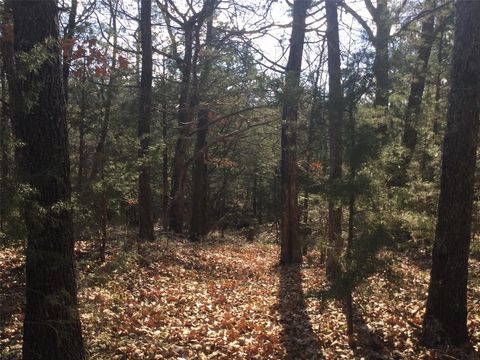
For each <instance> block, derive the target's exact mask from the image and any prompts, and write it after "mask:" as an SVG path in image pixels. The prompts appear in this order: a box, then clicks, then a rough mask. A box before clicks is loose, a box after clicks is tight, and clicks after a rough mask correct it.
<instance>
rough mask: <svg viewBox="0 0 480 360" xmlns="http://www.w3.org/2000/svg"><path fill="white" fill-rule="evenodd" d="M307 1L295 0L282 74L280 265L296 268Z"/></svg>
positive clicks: (298, 258)
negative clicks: (285, 62) (298, 151)
mask: <svg viewBox="0 0 480 360" xmlns="http://www.w3.org/2000/svg"><path fill="white" fill-rule="evenodd" d="M309 7H310V1H306V0H295V1H294V3H293V25H292V35H291V38H290V54H289V57H288V63H287V67H286V74H285V91H284V104H283V114H282V138H281V148H282V156H281V190H280V191H281V201H282V207H281V209H282V213H281V254H280V263H281V264H282V265H290V264H300V263H301V262H302V246H301V243H300V237H299V235H298V178H297V117H298V105H299V102H300V73H301V70H302V56H303V45H304V42H305V21H306V17H307V10H308V8H309Z"/></svg>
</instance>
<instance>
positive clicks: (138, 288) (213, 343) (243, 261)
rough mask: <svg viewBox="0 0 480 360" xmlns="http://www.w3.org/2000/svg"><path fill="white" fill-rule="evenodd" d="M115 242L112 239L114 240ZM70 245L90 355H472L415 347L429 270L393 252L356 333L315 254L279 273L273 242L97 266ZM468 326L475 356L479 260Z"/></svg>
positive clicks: (119, 256)
mask: <svg viewBox="0 0 480 360" xmlns="http://www.w3.org/2000/svg"><path fill="white" fill-rule="evenodd" d="M115 237H116V238H117V239H120V238H122V237H123V236H122V235H121V234H116V236H115ZM21 254H22V253H21V251H20V250H18V249H12V248H4V249H2V250H1V251H0V269H1V273H0V281H1V282H0V301H1V302H0V305H1V306H0V358H1V359H5V360H7V359H18V358H20V357H21V339H22V336H21V331H22V318H23V315H22V308H23V296H24V283H23V265H22V263H23V261H24V258H23V256H22V255H21ZM94 254H95V252H94V251H92V248H91V246H89V245H88V244H87V243H84V242H80V243H78V245H77V260H78V266H77V267H78V272H79V280H78V283H79V302H80V311H81V314H82V325H83V330H84V338H85V342H86V346H87V349H88V353H89V355H90V358H91V359H362V358H363V359H475V358H478V354H476V353H475V352H472V351H470V352H469V353H467V352H466V351H463V352H462V351H461V350H449V349H445V350H443V351H439V350H436V351H433V350H428V349H426V348H424V347H422V346H420V345H419V343H418V337H419V333H420V325H421V319H422V315H423V307H424V302H425V296H426V289H427V281H428V272H427V269H428V263H426V262H425V261H414V260H406V258H405V257H402V258H400V257H399V256H398V255H397V257H394V256H391V257H392V259H391V261H392V268H393V269H394V270H395V276H393V279H392V276H391V275H392V274H389V275H388V276H387V274H386V273H385V274H381V275H376V276H374V277H372V278H370V279H369V280H368V281H367V283H366V285H364V286H362V287H361V289H359V290H358V291H357V293H356V294H355V296H354V301H355V335H354V336H353V337H351V338H349V337H348V336H347V335H346V325H345V324H346V323H345V316H344V313H343V310H342V306H341V305H340V304H339V303H338V302H336V301H333V300H320V299H318V297H316V296H315V295H314V294H316V293H317V292H318V290H319V289H321V288H322V287H324V286H325V278H324V272H323V270H322V268H321V266H319V260H318V256H317V255H318V254H316V253H313V254H310V255H309V256H307V258H306V262H305V264H304V265H303V266H302V267H301V268H298V267H290V268H286V269H282V268H280V267H279V266H278V265H277V260H278V246H276V245H274V244H265V243H246V242H244V241H243V240H241V237H240V236H236V237H229V238H228V239H227V240H225V241H219V240H218V239H217V241H213V240H212V241H209V242H207V243H201V244H191V243H189V242H187V241H185V240H182V239H170V240H169V241H168V242H167V240H166V238H164V239H162V240H158V241H156V242H154V243H150V244H146V245H144V246H142V247H141V248H140V249H137V248H136V247H135V248H128V249H126V245H125V243H124V242H122V241H120V240H115V239H111V241H110V248H109V252H108V256H107V261H106V262H105V263H104V264H100V263H99V262H98V260H97V258H96V257H95V256H94ZM470 265H471V266H470V269H471V271H470V272H471V279H470V282H469V306H470V312H469V320H468V322H469V329H470V331H471V337H472V342H473V344H474V347H475V350H476V351H477V352H478V351H480V345H479V343H480V262H478V261H473V260H472V262H471V264H470Z"/></svg>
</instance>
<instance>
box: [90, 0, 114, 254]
mask: <svg viewBox="0 0 480 360" xmlns="http://www.w3.org/2000/svg"><path fill="white" fill-rule="evenodd" d="M118 4H119V3H118V0H115V1H111V2H109V10H110V16H111V19H112V32H113V34H112V36H113V46H112V62H111V70H110V79H109V80H108V85H107V90H106V94H105V101H104V104H103V123H102V127H101V129H100V138H99V140H98V143H97V146H96V148H95V153H94V155H93V164H92V170H91V173H90V179H89V182H90V188H91V185H92V184H93V182H94V181H96V180H97V178H98V176H99V175H100V182H101V193H100V194H99V196H96V197H95V206H96V211H97V214H96V215H97V218H98V223H99V225H100V231H99V233H100V257H101V260H102V261H103V260H105V246H106V240H107V207H108V198H107V194H106V192H107V189H106V184H105V164H106V162H107V154H106V151H105V148H106V143H107V136H108V130H109V128H110V118H111V113H112V104H113V100H114V97H115V87H116V84H117V53H118V47H117V43H118V34H117V8H118ZM91 190H92V189H91ZM91 190H90V191H91Z"/></svg>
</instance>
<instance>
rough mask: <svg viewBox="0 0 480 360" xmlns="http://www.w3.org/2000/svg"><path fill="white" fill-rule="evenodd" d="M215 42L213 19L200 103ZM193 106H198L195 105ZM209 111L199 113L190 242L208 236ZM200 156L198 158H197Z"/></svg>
mask: <svg viewBox="0 0 480 360" xmlns="http://www.w3.org/2000/svg"><path fill="white" fill-rule="evenodd" d="M212 41H213V18H210V19H209V20H208V22H207V33H206V38H205V45H204V52H205V53H206V56H205V59H204V65H203V70H202V74H201V76H200V82H199V84H198V88H196V89H195V92H196V96H195V98H196V102H199V101H200V94H201V93H203V91H204V90H205V87H206V83H207V81H208V79H209V76H210V69H211V55H209V50H210V49H211V47H212ZM197 47H198V48H197V51H196V53H197V54H198V51H199V50H200V44H199V34H198V29H197ZM192 106H197V104H194V105H192ZM208 122H209V110H208V109H207V108H201V109H200V110H199V111H198V113H197V141H196V143H195V155H194V156H196V158H195V160H194V162H193V171H192V216H191V220H190V240H192V241H199V240H200V237H201V236H204V235H207V234H208V216H207V214H208V206H207V205H208V166H207V150H206V146H207V135H208ZM197 154H198V156H197Z"/></svg>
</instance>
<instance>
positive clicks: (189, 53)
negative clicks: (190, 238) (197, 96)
mask: <svg viewBox="0 0 480 360" xmlns="http://www.w3.org/2000/svg"><path fill="white" fill-rule="evenodd" d="M218 4H219V1H218V0H205V1H204V2H203V6H202V8H201V10H200V11H198V12H193V14H192V15H191V16H190V17H188V18H187V17H186V16H185V15H183V16H181V18H182V19H183V20H179V19H177V18H174V17H173V16H172V15H171V14H169V13H167V15H166V17H167V18H169V19H171V20H174V21H175V22H176V23H177V25H179V26H180V27H181V28H182V30H183V31H184V34H185V39H184V47H185V51H184V56H183V58H181V59H180V58H179V57H178V55H177V54H174V57H175V59H176V60H177V63H178V65H179V67H180V70H181V83H180V96H179V107H178V128H179V135H178V139H177V144H176V146H175V156H174V159H173V171H172V172H173V174H172V186H171V204H170V214H169V223H170V229H171V230H173V231H175V232H177V233H181V232H182V231H183V217H184V212H185V185H186V180H187V170H188V169H187V164H186V154H187V147H188V144H189V141H188V134H189V129H190V127H191V123H192V120H193V115H194V109H192V106H191V105H192V104H191V101H190V97H191V95H192V94H191V90H192V89H191V85H192V84H191V82H192V74H193V70H194V68H195V66H196V63H195V64H194V61H193V60H194V51H193V50H194V49H193V45H194V38H195V33H196V31H197V32H198V31H200V29H201V28H202V26H203V24H204V22H205V20H206V19H207V18H208V17H209V16H211V15H212V13H213V11H214V10H215V8H216V7H217V6H218ZM164 9H165V11H166V8H164ZM168 28H169V29H171V27H170V26H169V25H168ZM169 31H170V32H171V30H169ZM172 36H173V35H172ZM174 48H176V46H175V47H174Z"/></svg>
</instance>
